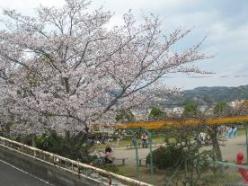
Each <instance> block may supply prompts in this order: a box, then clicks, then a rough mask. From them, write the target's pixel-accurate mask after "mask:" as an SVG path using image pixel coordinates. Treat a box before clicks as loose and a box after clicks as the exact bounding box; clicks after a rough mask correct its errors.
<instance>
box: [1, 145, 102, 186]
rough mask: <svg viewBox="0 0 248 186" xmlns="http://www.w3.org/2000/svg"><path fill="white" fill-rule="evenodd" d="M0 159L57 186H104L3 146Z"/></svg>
mask: <svg viewBox="0 0 248 186" xmlns="http://www.w3.org/2000/svg"><path fill="white" fill-rule="evenodd" d="M0 159H2V160H4V161H6V162H8V163H11V164H12V165H14V166H16V167H18V168H20V169H23V170H25V171H27V172H29V173H31V174H33V175H35V176H37V177H39V178H42V179H44V180H46V181H48V182H49V183H52V184H54V185H57V186H84V185H85V186H88V185H90V186H95V185H96V186H98V185H102V184H100V183H99V182H97V181H95V180H93V179H91V178H88V177H86V176H82V175H81V176H80V177H79V176H78V175H76V174H74V173H71V172H68V171H65V170H63V169H61V168H58V167H56V166H54V165H51V164H49V163H46V162H43V161H40V160H38V159H35V158H33V157H30V156H27V155H25V154H22V153H18V152H17V151H15V150H12V149H9V148H5V147H2V146H0Z"/></svg>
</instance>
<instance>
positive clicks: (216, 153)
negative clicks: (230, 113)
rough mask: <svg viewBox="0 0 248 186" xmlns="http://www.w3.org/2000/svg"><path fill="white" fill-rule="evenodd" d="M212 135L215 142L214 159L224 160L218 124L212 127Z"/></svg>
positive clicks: (213, 142)
mask: <svg viewBox="0 0 248 186" xmlns="http://www.w3.org/2000/svg"><path fill="white" fill-rule="evenodd" d="M210 137H211V141H212V144H213V151H214V160H217V161H222V153H221V150H220V144H219V140H218V128H217V127H216V126H214V127H212V128H211V132H210Z"/></svg>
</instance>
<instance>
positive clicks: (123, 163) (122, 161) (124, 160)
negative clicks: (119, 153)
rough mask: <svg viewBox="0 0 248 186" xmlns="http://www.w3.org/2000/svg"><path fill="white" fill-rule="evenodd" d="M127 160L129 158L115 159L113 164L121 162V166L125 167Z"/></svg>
mask: <svg viewBox="0 0 248 186" xmlns="http://www.w3.org/2000/svg"><path fill="white" fill-rule="evenodd" d="M127 159H128V158H114V160H113V162H114V163H115V162H116V161H121V165H125V164H126V160H127Z"/></svg>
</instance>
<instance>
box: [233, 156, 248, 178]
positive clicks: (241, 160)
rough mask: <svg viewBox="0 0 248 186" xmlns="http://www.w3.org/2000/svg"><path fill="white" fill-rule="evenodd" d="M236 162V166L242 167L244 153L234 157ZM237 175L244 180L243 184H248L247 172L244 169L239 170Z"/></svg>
mask: <svg viewBox="0 0 248 186" xmlns="http://www.w3.org/2000/svg"><path fill="white" fill-rule="evenodd" d="M236 161H237V164H238V165H242V163H243V161H244V153H243V152H239V153H238V154H237V156H236ZM239 173H240V174H241V176H242V177H243V178H244V181H245V183H248V170H247V169H244V168H239Z"/></svg>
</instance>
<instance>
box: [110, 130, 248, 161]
mask: <svg viewBox="0 0 248 186" xmlns="http://www.w3.org/2000/svg"><path fill="white" fill-rule="evenodd" d="M207 148H208V147H207ZM209 148H211V147H209ZM153 149H155V147H154V148H153ZM221 151H222V154H223V159H224V160H228V161H232V160H235V159H236V154H237V152H239V151H243V152H244V154H245V156H246V147H245V136H244V135H243V136H237V137H235V138H232V139H227V140H226V141H224V145H221ZM148 153H149V149H148V148H147V149H143V148H141V149H139V150H138V154H139V158H140V159H143V158H146V156H147V154H148ZM114 156H115V157H116V158H128V160H127V161H126V164H128V165H135V149H124V148H123V149H114Z"/></svg>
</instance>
